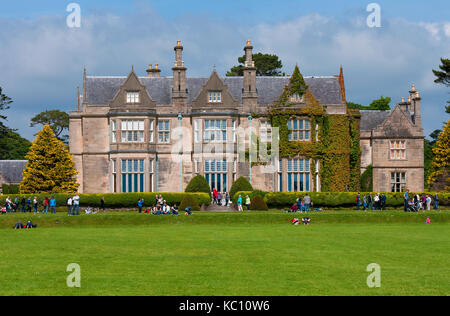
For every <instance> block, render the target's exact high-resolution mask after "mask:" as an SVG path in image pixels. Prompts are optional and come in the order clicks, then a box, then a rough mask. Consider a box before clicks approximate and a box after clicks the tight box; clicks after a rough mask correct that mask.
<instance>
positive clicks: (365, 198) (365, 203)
mask: <svg viewBox="0 0 450 316" xmlns="http://www.w3.org/2000/svg"><path fill="white" fill-rule="evenodd" d="M363 207H364V211H366V210H367V196H366V195H365V194H364V196H363Z"/></svg>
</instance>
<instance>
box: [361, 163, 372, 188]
mask: <svg viewBox="0 0 450 316" xmlns="http://www.w3.org/2000/svg"><path fill="white" fill-rule="evenodd" d="M361 191H364V192H372V191H373V167H372V165H369V166H367V169H366V170H365V171H364V173H363V174H362V175H361Z"/></svg>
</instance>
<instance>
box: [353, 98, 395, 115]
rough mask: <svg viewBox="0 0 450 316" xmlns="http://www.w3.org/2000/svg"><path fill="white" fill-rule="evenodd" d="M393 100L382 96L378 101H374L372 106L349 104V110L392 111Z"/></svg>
mask: <svg viewBox="0 0 450 316" xmlns="http://www.w3.org/2000/svg"><path fill="white" fill-rule="evenodd" d="M390 103H391V98H390V97H383V96H381V97H380V98H379V99H377V100H373V101H372V103H370V105H368V106H367V105H361V104H358V103H353V102H347V106H348V108H349V109H358V110H372V111H389V110H390V109H391V105H390Z"/></svg>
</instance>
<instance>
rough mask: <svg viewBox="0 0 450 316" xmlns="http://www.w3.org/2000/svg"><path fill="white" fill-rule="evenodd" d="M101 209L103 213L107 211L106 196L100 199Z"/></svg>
mask: <svg viewBox="0 0 450 316" xmlns="http://www.w3.org/2000/svg"><path fill="white" fill-rule="evenodd" d="M100 209H101V210H102V211H104V210H105V197H104V196H102V198H101V199H100Z"/></svg>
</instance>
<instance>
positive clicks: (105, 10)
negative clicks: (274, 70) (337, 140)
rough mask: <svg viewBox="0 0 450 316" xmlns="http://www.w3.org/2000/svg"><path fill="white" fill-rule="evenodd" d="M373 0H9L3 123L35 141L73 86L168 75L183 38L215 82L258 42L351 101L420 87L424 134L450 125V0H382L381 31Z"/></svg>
mask: <svg viewBox="0 0 450 316" xmlns="http://www.w3.org/2000/svg"><path fill="white" fill-rule="evenodd" d="M71 2H76V3H78V4H79V5H80V7H81V27H80V28H69V27H68V26H67V24H66V18H67V15H69V13H68V12H66V7H67V5H68V4H69V3H71ZM371 2H372V1H357V0H346V1H335V0H317V1H302V0H285V1H282V0H279V1H269V0H246V1H237V0H228V1H222V0H216V1H211V0H209V1H207V0H189V1H188V0H183V1H182V0H178V1H176V0H164V1H163V0H158V1H156V0H154V1H144V0H140V1H119V0H74V1H64V0H40V1H34V0H29V1H25V0H16V1H8V2H7V1H4V0H2V7H1V10H0V86H1V87H2V88H3V91H4V93H6V94H7V95H8V96H10V97H11V98H12V99H13V100H14V103H13V104H12V106H11V109H10V110H8V112H7V113H6V114H7V115H8V117H9V119H8V123H7V125H9V126H10V127H13V128H17V129H18V130H19V132H20V133H21V134H22V135H23V136H24V137H26V138H28V139H32V138H33V134H34V133H35V132H36V129H33V128H30V127H29V122H30V118H31V117H33V116H34V115H35V114H37V113H39V112H41V111H43V110H45V109H61V110H66V111H68V110H73V109H75V107H76V97H75V94H76V87H77V85H79V86H81V84H82V72H83V66H84V65H86V67H87V72H88V75H111V76H116V75H127V74H128V73H129V71H130V69H131V65H134V68H135V71H136V72H137V73H138V74H139V75H145V69H146V67H147V65H148V64H149V63H152V64H156V63H159V64H160V67H161V68H162V75H171V70H170V68H171V66H172V64H173V59H174V52H173V46H174V45H175V44H176V41H177V40H181V41H182V44H183V46H184V60H185V64H186V66H187V67H188V75H189V76H203V77H208V76H209V75H210V73H211V71H212V69H213V67H214V65H216V68H217V71H218V72H219V74H222V75H225V73H226V71H227V70H228V69H229V68H230V67H231V66H233V65H235V64H237V57H239V56H241V55H242V54H243V51H242V48H243V46H244V44H245V41H246V40H247V39H251V40H252V43H253V46H254V47H255V49H254V50H255V52H263V53H273V54H277V55H278V56H279V57H280V58H281V60H282V61H283V65H284V67H283V71H285V72H286V73H291V72H292V70H293V67H294V66H295V64H298V65H299V67H300V69H301V71H302V73H303V74H304V75H305V76H310V75H335V74H338V72H339V66H340V65H341V64H342V65H343V67H344V75H345V80H346V88H347V99H348V100H349V101H353V102H357V103H361V104H368V103H370V102H371V101H372V100H373V99H376V98H379V97H380V96H381V95H383V96H389V97H391V98H392V99H393V102H392V103H396V102H399V101H400V98H401V97H407V96H408V91H409V89H410V87H411V84H412V83H414V84H415V85H416V87H417V89H418V90H419V91H420V92H421V96H422V98H423V101H422V117H423V121H424V127H425V134H426V135H428V134H430V133H431V132H432V131H433V130H434V129H437V128H441V126H442V122H443V121H444V120H448V119H449V116H448V115H446V114H445V110H444V105H445V103H446V100H448V99H450V96H449V95H448V92H449V90H448V88H445V87H443V86H439V85H436V84H435V83H434V82H433V80H434V77H433V74H432V72H431V70H432V69H437V67H438V65H439V64H440V60H439V58H441V57H446V58H450V14H449V13H450V2H449V1H448V0H433V1H415V0H396V1H391V0H390V1H388V0H386V1H377V3H378V4H379V5H380V7H381V27H380V28H369V27H368V26H367V23H366V19H367V16H368V15H369V14H370V13H369V12H367V11H366V7H367V5H368V4H369V3H371Z"/></svg>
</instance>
